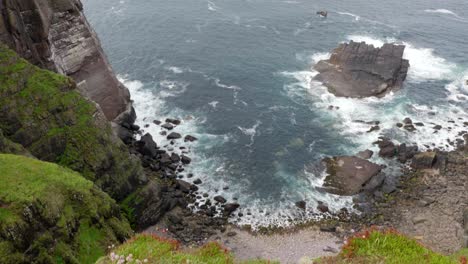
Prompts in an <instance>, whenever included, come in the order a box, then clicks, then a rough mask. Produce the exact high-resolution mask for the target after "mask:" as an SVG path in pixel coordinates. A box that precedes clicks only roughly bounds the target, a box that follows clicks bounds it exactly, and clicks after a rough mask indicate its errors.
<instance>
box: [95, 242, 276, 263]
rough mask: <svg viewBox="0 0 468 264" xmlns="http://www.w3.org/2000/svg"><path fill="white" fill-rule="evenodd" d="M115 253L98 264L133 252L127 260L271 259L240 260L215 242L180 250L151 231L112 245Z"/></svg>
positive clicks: (258, 261)
mask: <svg viewBox="0 0 468 264" xmlns="http://www.w3.org/2000/svg"><path fill="white" fill-rule="evenodd" d="M113 253H114V254H115V255H118V256H117V257H116V256H115V255H114V254H112V253H111V254H110V255H109V256H107V257H103V258H101V259H100V260H99V261H98V262H97V264H111V263H117V261H118V259H119V256H123V258H127V257H129V256H130V255H131V256H132V261H130V262H126V263H130V264H131V263H135V264H137V263H140V262H139V261H141V262H143V261H145V260H146V261H147V262H148V263H164V264H178V263H192V264H229V263H244V264H261V263H265V264H266V263H272V262H270V261H264V260H252V261H245V262H239V261H235V259H234V258H233V256H232V255H231V254H230V253H229V252H228V251H227V250H226V249H224V248H222V247H221V246H219V245H218V244H216V243H209V244H207V245H205V246H203V247H200V248H198V249H194V250H191V251H187V250H180V249H179V244H178V243H177V242H175V241H170V240H165V239H161V238H158V237H155V236H151V235H137V236H135V237H134V238H133V239H131V240H129V241H128V242H126V243H125V244H123V245H121V246H119V247H117V248H115V249H114V250H113Z"/></svg>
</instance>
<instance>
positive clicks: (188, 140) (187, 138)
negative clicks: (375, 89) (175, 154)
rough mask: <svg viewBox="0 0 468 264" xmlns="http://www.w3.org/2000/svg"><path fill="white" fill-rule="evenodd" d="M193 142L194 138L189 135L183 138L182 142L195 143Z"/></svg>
mask: <svg viewBox="0 0 468 264" xmlns="http://www.w3.org/2000/svg"><path fill="white" fill-rule="evenodd" d="M195 140H197V138H196V137H194V136H191V135H187V136H185V138H184V141H185V142H193V141H195Z"/></svg>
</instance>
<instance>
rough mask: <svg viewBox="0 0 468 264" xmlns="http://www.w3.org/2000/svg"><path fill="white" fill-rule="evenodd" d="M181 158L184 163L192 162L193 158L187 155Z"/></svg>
mask: <svg viewBox="0 0 468 264" xmlns="http://www.w3.org/2000/svg"><path fill="white" fill-rule="evenodd" d="M180 160H181V161H182V163H183V164H190V162H192V159H191V158H189V157H187V156H185V155H182V156H180Z"/></svg>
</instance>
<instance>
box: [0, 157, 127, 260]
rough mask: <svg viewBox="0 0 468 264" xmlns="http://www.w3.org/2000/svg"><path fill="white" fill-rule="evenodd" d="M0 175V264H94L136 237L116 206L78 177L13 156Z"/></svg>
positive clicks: (1, 163) (0, 165)
mask: <svg viewBox="0 0 468 264" xmlns="http://www.w3.org/2000/svg"><path fill="white" fill-rule="evenodd" d="M0 172H1V173H0V182H1V183H2V188H0V263H23V262H22V261H18V260H16V259H13V258H18V257H20V258H22V259H24V261H25V262H30V261H31V260H40V261H42V262H40V261H39V262H40V263H43V262H44V263H49V262H57V263H94V262H95V261H96V260H97V259H98V258H99V257H101V256H103V255H105V251H106V249H107V246H108V245H110V244H112V243H118V242H119V241H123V240H124V239H126V238H128V237H129V236H130V235H131V234H132V231H131V228H130V225H129V224H128V222H127V220H126V219H125V218H124V217H123V216H122V215H121V214H120V210H119V207H118V206H117V204H116V203H115V201H114V200H112V199H111V198H110V197H109V196H108V195H107V194H105V193H104V192H102V191H101V190H99V189H98V188H97V187H96V186H95V185H94V184H93V183H92V182H91V181H88V180H86V179H85V178H83V177H82V176H81V175H80V174H78V173H77V172H74V171H72V170H70V169H68V168H64V167H61V166H59V165H57V164H53V163H47V162H43V161H39V160H36V159H32V158H27V157H24V156H16V155H11V154H0ZM24 252H27V253H24Z"/></svg>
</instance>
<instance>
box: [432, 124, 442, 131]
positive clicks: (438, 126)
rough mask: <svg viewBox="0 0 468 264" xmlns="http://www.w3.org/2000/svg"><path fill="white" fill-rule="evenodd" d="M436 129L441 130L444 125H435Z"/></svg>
mask: <svg viewBox="0 0 468 264" xmlns="http://www.w3.org/2000/svg"><path fill="white" fill-rule="evenodd" d="M433 129H434V130H441V129H442V126H441V125H435V126H434V127H433Z"/></svg>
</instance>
